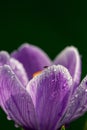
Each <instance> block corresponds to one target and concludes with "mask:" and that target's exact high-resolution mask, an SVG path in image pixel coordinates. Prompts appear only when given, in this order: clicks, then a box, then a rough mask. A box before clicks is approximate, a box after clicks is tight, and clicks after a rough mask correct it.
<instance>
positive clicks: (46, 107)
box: [27, 65, 72, 130]
mask: <svg viewBox="0 0 87 130" xmlns="http://www.w3.org/2000/svg"><path fill="white" fill-rule="evenodd" d="M71 85H72V78H71V76H70V74H69V72H68V70H67V69H66V68H65V67H63V66H60V65H59V66H55V65H53V66H51V67H48V68H47V69H45V70H44V71H43V72H42V73H41V74H40V75H38V76H36V77H34V78H33V79H32V80H31V81H30V82H29V84H28V86H27V91H28V92H29V93H30V95H31V97H32V100H33V103H34V107H35V111H36V115H37V121H38V125H39V129H40V130H45V129H47V130H53V129H55V126H56V124H58V123H59V120H60V119H61V117H62V116H63V114H64V112H65V110H66V107H67V104H68V100H69V96H70V93H71V90H72V89H71Z"/></svg>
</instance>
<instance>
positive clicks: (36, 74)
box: [33, 70, 42, 77]
mask: <svg viewBox="0 0 87 130" xmlns="http://www.w3.org/2000/svg"><path fill="white" fill-rule="evenodd" d="M41 73H42V70H41V71H37V72H35V73H34V74H33V77H35V76H38V75H39V74H41Z"/></svg>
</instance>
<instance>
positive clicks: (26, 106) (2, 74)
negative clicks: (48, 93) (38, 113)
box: [0, 65, 37, 128]
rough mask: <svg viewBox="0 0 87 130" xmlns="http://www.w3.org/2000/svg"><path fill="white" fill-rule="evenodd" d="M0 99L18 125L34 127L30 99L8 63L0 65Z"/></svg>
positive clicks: (32, 108)
mask: <svg viewBox="0 0 87 130" xmlns="http://www.w3.org/2000/svg"><path fill="white" fill-rule="evenodd" d="M0 101H1V102H2V104H1V107H2V108H3V109H4V110H5V112H6V114H7V116H8V117H9V118H10V119H12V120H14V121H15V122H16V123H17V124H19V125H22V126H25V127H28V128H29V127H31V128H34V127H35V128H36V126H37V125H36V118H35V110H34V105H33V102H32V99H31V97H30V95H29V93H28V92H27V91H26V89H25V88H24V86H22V84H21V82H20V81H19V80H18V78H17V77H16V76H15V74H14V72H13V71H12V69H11V68H10V66H8V65H4V66H2V67H0Z"/></svg>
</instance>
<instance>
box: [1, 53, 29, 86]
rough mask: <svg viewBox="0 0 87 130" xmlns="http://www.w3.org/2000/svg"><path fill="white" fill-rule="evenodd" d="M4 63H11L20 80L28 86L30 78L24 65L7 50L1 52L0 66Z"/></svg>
mask: <svg viewBox="0 0 87 130" xmlns="http://www.w3.org/2000/svg"><path fill="white" fill-rule="evenodd" d="M4 64H7V65H10V66H11V68H12V70H13V71H14V72H15V74H16V75H17V76H18V78H19V80H20V81H21V82H22V84H23V85H24V86H26V84H27V82H28V78H27V74H26V72H25V70H24V68H23V65H22V64H21V63H20V62H19V61H17V60H16V59H14V58H11V57H10V56H9V54H8V53H7V52H5V51H1V52H0V66H2V65H4Z"/></svg>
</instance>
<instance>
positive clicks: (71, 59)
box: [54, 46, 81, 90]
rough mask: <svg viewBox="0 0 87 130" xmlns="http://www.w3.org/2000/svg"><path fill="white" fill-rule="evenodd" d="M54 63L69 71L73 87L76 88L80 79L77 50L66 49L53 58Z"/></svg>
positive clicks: (79, 61)
mask: <svg viewBox="0 0 87 130" xmlns="http://www.w3.org/2000/svg"><path fill="white" fill-rule="evenodd" d="M54 63H55V64H56V65H57V64H61V65H63V66H65V67H66V68H67V69H68V70H69V72H70V74H71V76H72V78H73V80H74V87H75V88H76V87H77V86H78V84H79V82H80V77H81V59H80V55H79V52H78V50H77V49H76V48H75V47H73V46H71V47H66V48H65V49H64V50H63V51H62V52H61V53H60V54H59V55H58V56H57V57H56V58H55V60H54ZM75 88H74V90H75Z"/></svg>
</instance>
